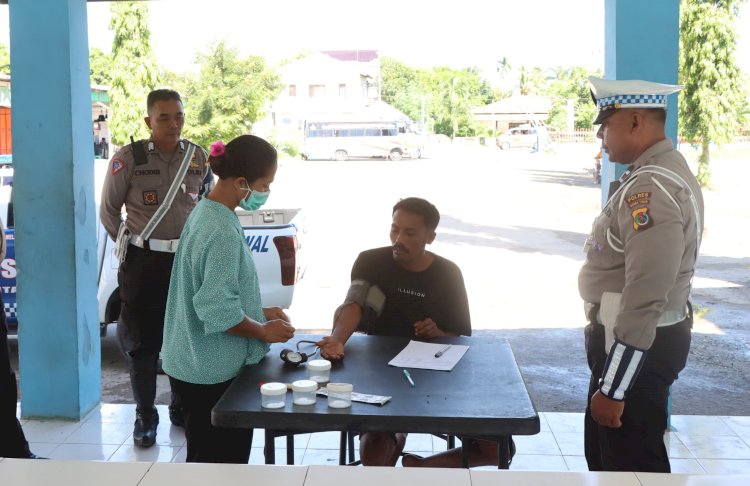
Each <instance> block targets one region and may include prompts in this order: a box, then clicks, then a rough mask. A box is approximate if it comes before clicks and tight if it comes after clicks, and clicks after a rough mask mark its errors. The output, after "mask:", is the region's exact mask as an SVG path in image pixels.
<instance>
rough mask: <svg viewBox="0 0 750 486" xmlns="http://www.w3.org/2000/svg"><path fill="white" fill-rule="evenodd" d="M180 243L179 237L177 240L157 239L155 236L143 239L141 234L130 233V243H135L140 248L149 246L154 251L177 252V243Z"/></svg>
mask: <svg viewBox="0 0 750 486" xmlns="http://www.w3.org/2000/svg"><path fill="white" fill-rule="evenodd" d="M179 243H180V240H179V238H178V239H176V240H157V239H155V238H149V239H148V240H145V241H144V240H143V239H141V237H140V236H139V235H130V244H131V245H135V246H137V247H138V248H147V249H149V250H153V251H161V252H164V253H175V252H176V251H177V245H178V244H179Z"/></svg>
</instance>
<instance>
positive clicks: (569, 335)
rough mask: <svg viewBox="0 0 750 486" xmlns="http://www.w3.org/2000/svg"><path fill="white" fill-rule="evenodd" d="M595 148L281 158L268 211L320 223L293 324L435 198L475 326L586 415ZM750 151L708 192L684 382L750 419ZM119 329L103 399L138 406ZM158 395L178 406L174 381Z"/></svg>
mask: <svg viewBox="0 0 750 486" xmlns="http://www.w3.org/2000/svg"><path fill="white" fill-rule="evenodd" d="M595 152H596V149H594V148H593V147H567V148H565V149H561V148H558V149H557V150H555V151H554V152H552V153H546V154H529V153H527V152H526V151H520V150H510V151H500V150H498V149H496V148H494V147H492V148H490V147H487V148H483V147H476V146H473V147H471V146H450V145H444V146H442V147H441V146H438V147H435V148H434V149H433V150H432V152H431V157H430V158H428V159H423V160H415V161H412V160H404V161H400V162H391V161H384V160H359V161H347V162H332V161H300V160H285V161H283V162H282V164H281V166H280V169H279V171H278V173H277V176H276V182H275V183H274V186H273V192H272V193H271V197H270V199H269V202H268V207H302V208H304V209H305V212H306V214H307V226H308V232H307V234H306V235H305V241H304V251H305V254H306V257H307V258H308V268H307V273H306V275H305V277H304V279H303V281H302V282H301V283H300V285H299V289H298V291H297V293H296V295H295V300H294V305H293V306H292V308H291V309H290V311H289V313H290V315H291V316H292V319H293V323H294V325H295V326H296V327H297V328H298V329H301V330H306V331H311V330H312V331H316V330H317V331H319V332H321V333H324V332H326V330H327V329H329V328H330V325H331V316H332V313H333V310H334V309H335V308H336V306H337V305H338V304H339V303H340V302H341V299H342V298H343V296H344V294H345V292H346V289H347V287H348V283H349V272H350V270H351V264H352V263H353V261H354V259H355V258H356V256H357V253H358V252H359V251H361V250H363V249H366V248H371V247H375V246H382V245H386V244H388V231H389V226H390V213H391V208H392V206H393V204H394V203H395V202H396V201H397V200H398V199H399V198H401V197H406V196H421V197H425V198H427V199H429V200H431V201H432V202H434V203H435V204H436V206H437V207H438V209H439V210H440V211H441V214H442V219H441V223H440V226H439V228H438V236H437V239H436V242H435V243H434V244H433V245H432V246H431V250H433V251H435V252H436V253H439V254H441V255H443V256H446V257H447V258H450V259H452V260H454V261H455V262H456V263H457V264H458V265H459V266H460V267H461V268H462V270H463V273H464V278H465V280H466V284H467V289H468V293H469V298H470V305H471V312H472V325H473V328H474V329H475V330H477V331H476V333H477V334H480V335H481V333H484V332H499V333H501V334H503V335H505V336H507V338H508V339H509V341H510V342H511V344H512V347H513V349H514V352H515V354H516V357H517V360H518V362H519V364H520V366H521V369H522V372H523V374H524V377H525V379H526V382H527V385H528V387H529V389H530V392H531V395H532V398H533V399H534V402H535V404H536V406H537V408H538V409H539V410H540V411H550V412H553V411H554V412H580V411H582V410H583V409H584V405H585V393H586V388H587V377H588V375H587V373H588V369H587V367H586V361H585V355H584V350H583V343H582V336H581V334H582V325H583V313H582V306H581V302H580V298H579V296H578V292H577V287H576V278H577V273H578V269H579V268H580V265H581V263H582V261H583V253H582V252H581V246H582V244H583V240H584V239H585V236H586V234H587V233H588V231H589V228H590V224H591V221H592V220H593V217H594V216H595V214H596V212H597V211H598V208H599V197H600V196H599V195H600V193H599V189H598V188H597V187H595V186H594V184H593V182H592V180H591V178H590V176H589V175H588V173H587V172H586V170H585V169H586V168H588V167H589V166H590V162H592V161H593V159H592V156H593V155H594V154H595ZM749 154H750V147H746V148H741V149H740V150H739V152H736V151H735V152H732V151H729V152H728V155H727V158H726V160H717V161H716V162H714V168H713V170H714V175H715V181H716V184H717V187H718V188H719V190H718V191H716V192H712V191H709V192H707V194H706V201H707V218H706V219H707V231H706V237H705V239H704V245H703V257H702V261H701V265H700V269H699V272H698V278H696V282H695V287H696V288H695V292H694V301H695V303H696V305H697V306H698V307H699V308H701V309H702V311H703V312H706V313H707V314H706V315H705V317H704V318H703V319H700V320H699V322H697V324H696V328H695V332H694V335H693V348H692V351H691V356H690V360H689V364H688V368H687V369H686V370H685V372H684V373H683V375H682V377H681V378H680V380H679V381H678V382H677V383H676V384H675V386H674V389H673V391H674V401H673V403H674V405H673V411H674V412H675V413H678V414H709V415H750V405H749V404H748V402H747V397H748V396H750V377H749V376H748V370H750V352H749V351H748V350H749V349H750V347H749V346H748V344H749V343H750V334H749V333H748V330H747V328H748V325H747V322H748V320H750V319H748V317H749V316H750V296H749V295H748V288H749V287H750V277H748V274H749V272H748V271H747V270H748V269H749V268H750V258H748V257H747V256H746V255H750V248H748V243H746V242H745V240H743V239H742V238H739V237H737V234H736V231H735V228H743V229H744V228H747V227H748V223H750V209H745V208H748V205H747V204H746V203H744V202H742V201H743V199H742V196H743V190H744V188H743V187H742V186H741V184H740V181H746V180H748V177H747V175H750V174H747V175H746V174H745V173H743V172H742V171H746V172H750V168H745V167H746V166H747V164H742V165H740V164H736V163H734V162H735V161H739V160H742V159H746V158H747V155H749ZM719 196H720V197H719ZM113 331H114V329H110V332H109V335H108V337H107V338H105V339H104V340H103V342H102V367H103V378H102V400H103V401H104V402H112V403H123V402H129V401H131V398H130V391H129V386H128V382H127V376H126V374H125V367H124V364H123V362H122V359H121V358H120V356H119V353H118V351H117V346H116V343H115V340H114V332H113ZM158 398H159V401H160V403H166V402H167V400H168V385H167V381H166V379H165V377H163V376H162V377H160V380H159V397H158Z"/></svg>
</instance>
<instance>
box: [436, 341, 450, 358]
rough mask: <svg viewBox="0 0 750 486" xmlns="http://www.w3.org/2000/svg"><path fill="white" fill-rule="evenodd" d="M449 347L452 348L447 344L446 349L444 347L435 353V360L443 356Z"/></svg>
mask: <svg viewBox="0 0 750 486" xmlns="http://www.w3.org/2000/svg"><path fill="white" fill-rule="evenodd" d="M451 346H453V345H452V344H449V345H447V346H446V347H444V348H443V349H441V350H440V351H438V352H437V353H435V357H436V358H439V357H441V356H442V355H443V354H445V352H446V351H448V350H449V349H450V347H451Z"/></svg>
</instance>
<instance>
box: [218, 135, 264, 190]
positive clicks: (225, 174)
mask: <svg viewBox="0 0 750 486" xmlns="http://www.w3.org/2000/svg"><path fill="white" fill-rule="evenodd" d="M277 160H278V155H277V154H276V149H275V148H273V145H271V144H270V143H268V142H266V141H265V140H263V139H262V138H260V137H256V136H255V135H240V136H239V137H237V138H235V139H234V140H232V141H231V142H229V143H228V144H227V145H226V147H224V154H222V155H219V156H213V155H211V156H210V157H209V158H208V163H209V164H210V165H211V170H212V171H213V172H214V174H216V175H217V176H219V179H227V178H231V177H244V178H245V179H247V182H248V184H252V183H253V182H255V181H257V180H258V179H260V178H261V177H265V176H266V175H268V173H269V172H270V171H271V169H273V168H274V167H276V162H277Z"/></svg>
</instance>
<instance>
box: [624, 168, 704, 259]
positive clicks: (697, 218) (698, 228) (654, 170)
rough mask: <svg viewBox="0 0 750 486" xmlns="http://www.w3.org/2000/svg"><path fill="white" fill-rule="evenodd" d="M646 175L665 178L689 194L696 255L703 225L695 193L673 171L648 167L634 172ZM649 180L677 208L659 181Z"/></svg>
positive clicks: (675, 202)
mask: <svg viewBox="0 0 750 486" xmlns="http://www.w3.org/2000/svg"><path fill="white" fill-rule="evenodd" d="M648 173H650V174H658V175H660V176H662V177H666V178H667V179H669V180H671V181H672V182H674V183H675V184H677V185H678V186H680V187H683V188H685V189H687V190H688V192H689V193H690V203H691V204H692V206H693V211H694V212H695V231H696V235H697V236H698V244H697V245H696V253H697V251H698V247H700V245H701V239H702V237H703V224H702V222H701V213H700V210H699V209H698V200H697V199H696V197H695V193H693V189H692V188H691V187H690V185H689V184H688V183H687V182H685V179H683V178H682V177H680V176H679V175H678V174H677V173H675V172H674V171H671V170H669V169H667V168H664V167H660V166H656V165H648V166H646V167H642V168H641V169H640V170H639V171H638V172H636V174H637V175H640V174H648ZM651 180H652V181H653V182H654V184H656V186H657V187H658V188H659V189H661V190H662V191H664V193H665V194H667V196H668V197H669V198H670V199H671V200H672V202H673V203H674V204H675V205H677V206H678V207H679V204H677V201H675V200H674V198H673V197H672V195H671V194H669V192H667V190H666V189H665V188H664V186H662V185H661V183H659V181H657V180H656V179H654V178H653V177H652V178H651ZM696 256H697V255H696Z"/></svg>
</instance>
